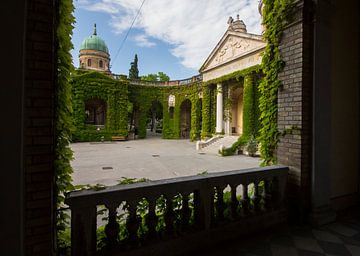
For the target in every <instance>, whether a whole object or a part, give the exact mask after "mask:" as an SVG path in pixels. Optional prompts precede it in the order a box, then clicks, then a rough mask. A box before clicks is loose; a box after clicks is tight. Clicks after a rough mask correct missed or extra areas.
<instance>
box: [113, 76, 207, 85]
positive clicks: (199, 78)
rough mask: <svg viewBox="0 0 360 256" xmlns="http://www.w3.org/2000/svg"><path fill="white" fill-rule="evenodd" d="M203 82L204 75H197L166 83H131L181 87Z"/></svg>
mask: <svg viewBox="0 0 360 256" xmlns="http://www.w3.org/2000/svg"><path fill="white" fill-rule="evenodd" d="M112 77H113V78H114V79H127V77H126V76H125V75H117V74H112ZM201 81H202V75H196V76H192V77H190V78H186V79H182V80H171V81H166V82H161V81H146V80H140V79H137V80H130V83H131V84H134V85H143V86H179V85H189V84H193V83H195V82H201Z"/></svg>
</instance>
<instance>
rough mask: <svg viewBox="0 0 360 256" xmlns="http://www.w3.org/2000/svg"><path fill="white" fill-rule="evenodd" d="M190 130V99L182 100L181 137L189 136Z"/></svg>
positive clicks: (187, 137) (186, 137)
mask: <svg viewBox="0 0 360 256" xmlns="http://www.w3.org/2000/svg"><path fill="white" fill-rule="evenodd" d="M190 130H191V101H190V100H189V99H186V100H184V101H183V102H182V103H181V105H180V137H181V138H182V139H189V138H190Z"/></svg>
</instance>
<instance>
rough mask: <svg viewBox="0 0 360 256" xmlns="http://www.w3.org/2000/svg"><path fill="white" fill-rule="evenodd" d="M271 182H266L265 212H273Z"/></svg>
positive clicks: (264, 194)
mask: <svg viewBox="0 0 360 256" xmlns="http://www.w3.org/2000/svg"><path fill="white" fill-rule="evenodd" d="M270 185H271V184H270V181H269V179H266V180H264V193H263V198H264V202H265V203H264V205H265V210H272V196H271V188H270Z"/></svg>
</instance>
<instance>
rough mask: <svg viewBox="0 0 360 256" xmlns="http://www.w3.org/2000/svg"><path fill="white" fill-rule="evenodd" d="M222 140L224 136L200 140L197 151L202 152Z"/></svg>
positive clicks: (197, 143)
mask: <svg viewBox="0 0 360 256" xmlns="http://www.w3.org/2000/svg"><path fill="white" fill-rule="evenodd" d="M221 138H223V136H221V135H216V136H214V137H211V138H210V139H208V140H205V141H201V140H198V141H197V142H196V150H201V149H203V148H206V147H208V146H210V145H211V144H213V143H215V142H216V141H218V140H219V139H221Z"/></svg>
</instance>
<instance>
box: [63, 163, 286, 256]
mask: <svg viewBox="0 0 360 256" xmlns="http://www.w3.org/2000/svg"><path fill="white" fill-rule="evenodd" d="M287 172H288V168H287V167H282V166H271V167H263V168H253V169H245V170H235V171H227V172H219V173H210V174H202V175H196V176H188V177H181V178H173V179H166V180H158V181H149V182H142V183H135V184H128V185H117V186H112V187H108V188H105V189H103V190H100V191H95V190H82V191H73V192H70V193H68V194H67V195H66V200H65V202H66V204H67V205H69V206H70V209H71V255H73V256H74V255H95V254H96V253H99V252H97V248H96V246H97V237H96V230H97V207H98V206H103V205H105V207H106V208H107V209H108V223H107V224H106V226H105V236H106V246H105V247H104V248H103V249H102V250H106V251H107V253H109V252H111V253H114V252H119V251H120V252H122V253H127V252H128V251H129V250H130V249H132V250H138V249H139V248H140V247H142V248H146V247H147V246H150V245H153V244H154V245H156V244H159V243H161V242H164V241H165V242H169V241H174V240H176V237H180V240H184V239H185V240H186V238H187V237H191V241H193V243H192V244H197V242H196V241H197V240H196V236H194V234H196V233H200V234H201V236H200V237H202V238H203V237H204V232H208V233H209V232H210V233H211V232H213V231H212V230H217V228H223V227H227V228H230V230H227V231H226V233H224V234H227V235H228V234H232V233H236V232H237V231H239V230H240V231H241V230H250V229H251V228H252V227H254V226H256V223H263V222H264V220H272V221H278V220H280V218H279V217H278V216H274V212H276V211H279V210H281V209H284V194H285V184H286V179H287ZM226 193H227V195H228V196H224V195H225V194H226ZM159 198H163V201H162V202H163V203H162V204H161V203H159ZM176 198H177V200H175V199H176ZM144 201H146V202H147V203H146V204H145V208H146V209H145V210H146V214H145V215H144V214H140V213H139V208H140V203H141V202H142V203H141V204H142V207H143V210H144V203H143V202H144ZM176 202H177V203H176ZM120 205H126V207H123V209H122V210H120V212H119V210H117V209H118V207H119V206H120ZM159 209H163V212H162V214H160V213H159V211H160V210H159ZM125 212H126V214H125V215H126V220H125V221H124V222H119V221H118V219H119V215H121V216H124V213H125ZM269 214H272V215H271V216H270V215H269ZM265 217H266V218H267V219H264V218H265ZM251 218H253V219H255V221H253V222H252V223H255V224H251V225H250V226H251V227H248V228H236V223H243V224H244V223H247V221H249V220H250V219H251ZM161 220H162V221H161ZM261 220H262V221H261ZM270 222H271V221H270ZM159 223H162V224H163V229H162V230H161V229H160V230H159V228H158V227H159ZM224 223H230V225H227V226H226V225H225V224H224ZM121 225H122V226H121ZM247 225H248V224H247ZM262 225H263V226H265V224H264V223H263V224H262ZM140 226H146V229H145V230H146V232H145V235H144V236H142V237H140V235H139V232H140V229H139V228H140ZM248 226H249V225H248ZM124 229H126V230H127V232H126V234H127V236H126V237H124V239H123V240H121V238H119V233H120V230H124ZM216 232H219V231H216ZM216 234H218V235H219V236H217V235H211V236H210V237H213V238H215V239H221V238H224V237H226V235H224V236H222V235H220V233H216ZM205 236H206V235H205ZM207 236H209V235H208V234H207ZM159 240H160V242H159ZM178 240H179V239H178ZM210 240H211V239H210ZM210 240H209V241H210ZM154 241H157V242H154ZM199 243H200V242H199ZM188 245H189V244H188ZM171 246H175V245H171ZM178 247H179V246H178ZM174 248H175V247H174ZM184 248H186V246H182V247H179V250H181V249H184ZM153 250H154V251H155V249H153ZM100 255H103V254H102V253H101V252H100ZM106 255H107V254H106ZM111 255H113V254H111ZM116 255H117V254H116ZM120 255H123V254H120ZM168 255H171V253H170V252H169V254H168Z"/></svg>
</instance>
